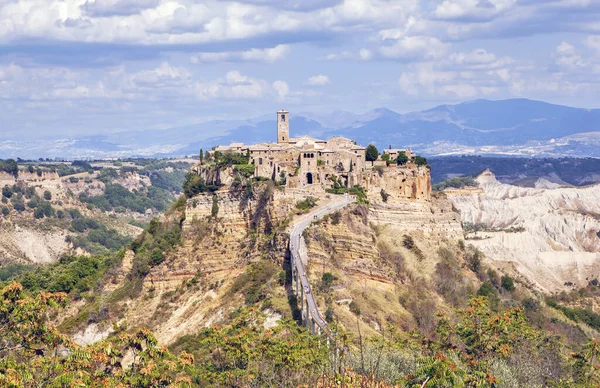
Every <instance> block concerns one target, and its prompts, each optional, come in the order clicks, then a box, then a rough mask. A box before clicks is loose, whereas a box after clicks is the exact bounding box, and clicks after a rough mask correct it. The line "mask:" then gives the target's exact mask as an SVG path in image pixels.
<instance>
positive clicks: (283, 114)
mask: <svg viewBox="0 0 600 388" xmlns="http://www.w3.org/2000/svg"><path fill="white" fill-rule="evenodd" d="M289 115H290V112H288V111H287V110H283V109H282V110H280V111H279V112H277V143H289V142H290V120H289V118H290V117H289Z"/></svg>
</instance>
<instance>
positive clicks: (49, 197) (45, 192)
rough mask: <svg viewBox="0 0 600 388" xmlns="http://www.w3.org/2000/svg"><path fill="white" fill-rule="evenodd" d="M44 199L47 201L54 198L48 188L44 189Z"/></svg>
mask: <svg viewBox="0 0 600 388" xmlns="http://www.w3.org/2000/svg"><path fill="white" fill-rule="evenodd" d="M44 199H45V200H46V201H50V200H51V199H52V193H50V192H49V191H48V190H46V191H44Z"/></svg>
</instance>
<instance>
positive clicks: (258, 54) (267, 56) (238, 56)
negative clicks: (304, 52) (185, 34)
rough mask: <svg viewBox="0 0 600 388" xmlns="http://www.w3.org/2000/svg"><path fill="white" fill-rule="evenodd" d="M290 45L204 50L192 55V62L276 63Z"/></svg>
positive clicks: (287, 50) (288, 50) (285, 53)
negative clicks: (232, 49) (234, 49)
mask: <svg viewBox="0 0 600 388" xmlns="http://www.w3.org/2000/svg"><path fill="white" fill-rule="evenodd" d="M290 48H291V47H290V46H289V45H285V44H280V45H277V46H275V47H272V48H265V49H257V48H253V49H250V50H246V51H233V52H204V53H198V54H195V55H192V57H191V58H190V62H192V63H194V64H199V63H214V62H265V63H274V62H277V61H279V60H281V59H283V58H284V57H285V56H286V55H287V54H288V53H289V52H290Z"/></svg>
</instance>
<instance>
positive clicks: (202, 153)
mask: <svg viewBox="0 0 600 388" xmlns="http://www.w3.org/2000/svg"><path fill="white" fill-rule="evenodd" d="M199 156H200V164H202V163H203V162H204V151H202V148H200V155H199Z"/></svg>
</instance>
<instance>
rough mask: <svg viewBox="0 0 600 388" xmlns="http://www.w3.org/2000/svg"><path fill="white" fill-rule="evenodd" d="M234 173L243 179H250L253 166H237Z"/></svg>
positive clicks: (252, 173)
mask: <svg viewBox="0 0 600 388" xmlns="http://www.w3.org/2000/svg"><path fill="white" fill-rule="evenodd" d="M234 171H235V172H237V173H239V174H240V175H241V176H242V177H244V178H250V177H251V176H252V175H254V165H253V164H238V165H236V166H235V168H234Z"/></svg>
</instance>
